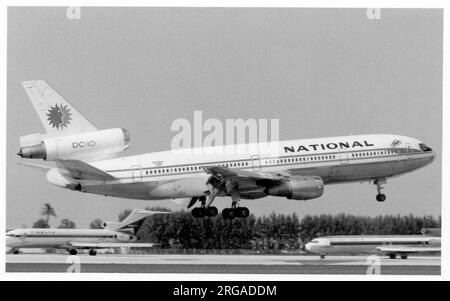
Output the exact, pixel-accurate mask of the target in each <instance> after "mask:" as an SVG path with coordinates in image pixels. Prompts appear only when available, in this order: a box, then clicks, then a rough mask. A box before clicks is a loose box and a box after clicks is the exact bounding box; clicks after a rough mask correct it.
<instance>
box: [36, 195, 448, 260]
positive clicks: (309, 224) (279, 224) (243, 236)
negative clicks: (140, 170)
mask: <svg viewBox="0 0 450 301" xmlns="http://www.w3.org/2000/svg"><path fill="white" fill-rule="evenodd" d="M146 209H147V210H154V211H169V210H168V209H166V208H146ZM130 213H131V210H129V209H126V210H123V211H122V212H120V214H119V215H118V221H122V220H123V219H125V218H126V217H127V216H128V215H129V214H130ZM41 215H42V216H43V218H40V219H38V220H37V221H36V222H35V223H34V224H33V228H49V227H50V225H49V219H50V217H56V212H55V210H54V208H53V207H52V206H51V205H50V204H48V203H47V204H44V206H43V208H42V210H41ZM89 227H90V228H91V229H101V228H102V220H101V219H99V218H96V219H94V220H93V221H92V222H91V223H90V225H89ZM440 227H441V217H440V216H439V217H433V216H431V215H429V216H414V215H412V214H411V215H403V216H401V215H379V216H375V217H370V216H356V215H350V214H344V213H341V214H337V215H331V214H321V215H305V216H304V217H303V218H301V219H300V218H299V217H298V216H297V214H295V213H292V214H277V213H272V214H270V215H269V216H262V217H256V216H254V215H253V214H251V215H250V216H249V217H248V218H246V219H233V220H225V219H223V218H222V217H221V216H217V217H214V218H204V219H196V218H194V217H192V215H191V213H190V212H188V211H184V210H181V211H176V212H171V214H161V215H153V216H149V217H147V218H146V219H145V220H144V222H143V223H142V225H141V227H140V228H139V230H138V231H137V233H136V235H137V236H138V237H139V239H140V241H141V242H153V243H158V244H159V247H160V248H162V249H203V250H205V249H211V250H212V249H214V250H234V249H247V250H253V251H255V250H256V251H257V250H261V251H267V250H271V251H281V250H286V251H288V250H298V249H299V248H302V247H303V245H304V244H305V243H307V242H309V241H310V240H312V239H313V238H316V237H320V236H329V235H373V234H378V235H404V234H407V235H408V234H410V235H411V234H420V233H421V229H422V228H440ZM58 228H75V223H74V222H72V221H70V220H69V219H62V220H61V223H60V225H59V226H58Z"/></svg>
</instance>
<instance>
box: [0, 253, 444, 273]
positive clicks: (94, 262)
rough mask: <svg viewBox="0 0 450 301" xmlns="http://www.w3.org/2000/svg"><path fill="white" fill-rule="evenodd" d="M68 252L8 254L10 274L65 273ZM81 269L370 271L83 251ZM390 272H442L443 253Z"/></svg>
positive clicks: (305, 259)
mask: <svg viewBox="0 0 450 301" xmlns="http://www.w3.org/2000/svg"><path fill="white" fill-rule="evenodd" d="M68 257H69V256H68V255H64V254H18V255H12V254H9V255H6V272H60V273H61V272H66V271H67V269H68V267H69V266H70V265H71V264H70V263H67V260H68ZM78 258H79V260H80V272H82V273H213V274H221V273H226V274H366V273H367V270H368V268H369V265H370V263H368V262H367V256H328V257H326V258H325V259H320V258H319V257H318V256H302V255H123V254H98V255H97V256H89V255H86V254H81V255H79V256H78ZM380 272H381V274H386V275H440V273H441V258H440V257H426V256H423V257H419V256H417V257H415V256H411V257H410V258H408V259H406V260H403V259H388V258H385V257H380Z"/></svg>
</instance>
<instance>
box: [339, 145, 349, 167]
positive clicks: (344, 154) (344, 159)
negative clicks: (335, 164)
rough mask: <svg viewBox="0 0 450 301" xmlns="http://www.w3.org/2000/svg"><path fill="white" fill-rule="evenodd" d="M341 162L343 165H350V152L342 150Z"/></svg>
mask: <svg viewBox="0 0 450 301" xmlns="http://www.w3.org/2000/svg"><path fill="white" fill-rule="evenodd" d="M339 162H340V163H341V164H348V152H347V149H345V148H341V149H340V150H339Z"/></svg>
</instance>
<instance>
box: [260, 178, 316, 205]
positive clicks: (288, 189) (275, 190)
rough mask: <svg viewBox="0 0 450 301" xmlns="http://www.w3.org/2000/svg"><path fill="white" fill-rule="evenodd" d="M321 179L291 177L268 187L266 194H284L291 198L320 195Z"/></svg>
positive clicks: (307, 198) (297, 198)
mask: <svg viewBox="0 0 450 301" xmlns="http://www.w3.org/2000/svg"><path fill="white" fill-rule="evenodd" d="M323 186H324V185H323V180H322V178H321V177H315V176H307V177H298V176H296V177H291V178H289V179H287V180H286V181H285V182H283V183H281V184H279V185H276V186H272V187H269V188H268V189H267V190H266V192H267V194H268V195H273V196H284V197H286V198H288V199H293V200H309V199H315V198H318V197H320V196H321V195H322V194H323Z"/></svg>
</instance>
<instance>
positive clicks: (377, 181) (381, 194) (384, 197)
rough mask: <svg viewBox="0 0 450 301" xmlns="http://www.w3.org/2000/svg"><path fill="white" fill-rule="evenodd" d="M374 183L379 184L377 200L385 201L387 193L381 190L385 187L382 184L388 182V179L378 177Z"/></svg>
mask: <svg viewBox="0 0 450 301" xmlns="http://www.w3.org/2000/svg"><path fill="white" fill-rule="evenodd" d="M373 183H374V184H375V185H376V186H377V192H378V194H377V197H376V199H377V201H378V202H384V201H385V200H386V195H385V194H383V193H381V190H382V189H383V188H384V187H383V186H382V185H383V184H386V179H377V180H375V181H374V182H373Z"/></svg>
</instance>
